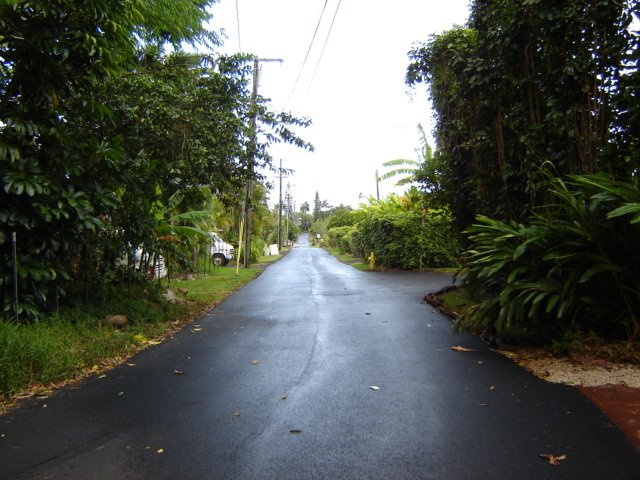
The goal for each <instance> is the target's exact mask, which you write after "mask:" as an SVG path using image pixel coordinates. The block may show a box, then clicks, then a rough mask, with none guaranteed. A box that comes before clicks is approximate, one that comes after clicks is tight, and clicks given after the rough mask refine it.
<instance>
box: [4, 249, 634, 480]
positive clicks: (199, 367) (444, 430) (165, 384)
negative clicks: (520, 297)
mask: <svg viewBox="0 0 640 480" xmlns="http://www.w3.org/2000/svg"><path fill="white" fill-rule="evenodd" d="M449 282H450V279H449V277H447V276H444V275H439V274H417V273H369V272H360V271H357V270H355V269H353V268H351V267H349V266H345V265H343V264H340V263H339V262H337V261H336V260H335V259H334V258H332V257H330V256H329V255H328V254H327V253H326V252H325V251H323V250H320V249H316V248H308V246H306V245H302V246H301V248H297V249H295V250H293V251H291V252H290V253H289V254H288V255H287V256H286V257H285V258H284V259H282V260H281V261H279V262H278V263H276V264H274V265H272V266H270V267H269V268H268V269H267V270H266V271H265V272H264V273H263V274H262V275H261V276H260V277H258V279H257V280H255V281H254V282H252V283H251V284H249V285H248V286H246V287H245V288H243V289H242V290H241V291H240V292H239V293H237V294H236V295H234V296H233V297H231V298H230V299H228V300H227V301H225V302H223V303H222V304H221V305H220V306H218V307H217V308H216V309H215V310H213V311H212V312H211V313H210V314H209V315H207V316H206V317H204V318H203V319H201V320H200V321H199V322H198V325H200V326H201V328H202V329H201V330H199V331H193V327H187V328H185V329H184V330H183V331H182V332H181V333H179V334H178V335H176V337H175V338H173V339H171V340H169V341H167V342H165V343H163V344H162V345H158V346H155V347H152V348H150V349H148V350H146V351H144V352H143V353H141V354H140V355H138V356H137V357H136V358H134V359H133V360H132V363H135V366H127V365H123V366H122V367H119V368H117V369H115V370H114V371H112V372H110V373H109V374H108V375H107V376H106V378H92V379H89V380H88V381H86V382H84V383H82V384H80V385H77V386H74V387H71V388H65V389H63V390H61V391H59V392H58V393H57V394H55V395H54V396H52V397H50V398H48V399H42V400H33V401H29V402H26V403H25V404H24V405H23V406H22V407H21V408H20V409H18V410H14V411H12V412H10V413H9V414H7V415H5V416H3V417H0V478H2V479H23V478H41V479H45V478H46V479H83V480H85V479H517V480H526V479H536V480H539V479H546V478H549V479H580V480H585V479H635V480H637V479H640V453H639V452H637V451H636V450H634V449H633V447H632V446H631V444H630V442H629V441H628V440H627V439H626V438H625V437H624V436H623V435H622V434H621V433H620V432H619V431H618V429H617V428H616V427H614V426H613V425H611V423H610V422H609V421H608V420H607V418H606V417H605V416H604V415H603V414H602V413H600V411H599V410H598V409H597V408H596V407H594V406H593V405H592V404H591V403H590V402H589V400H587V399H586V398H585V397H583V396H582V395H581V394H580V393H579V392H578V391H577V390H576V389H574V388H571V387H567V386H562V385H553V384H548V383H545V382H543V381H540V380H538V379H536V378H535V377H533V376H531V375H530V374H528V373H527V372H525V371H524V370H522V369H521V368H519V367H518V366H516V365H514V364H513V363H512V362H511V361H510V360H508V359H506V358H504V357H502V356H501V355H499V354H496V353H494V352H492V351H490V350H489V349H488V347H487V346H486V345H485V344H483V343H482V342H481V341H479V340H478V339H476V338H474V337H472V336H470V335H467V334H460V335H456V334H454V333H453V332H452V329H451V323H450V321H449V320H448V319H446V318H445V317H443V316H442V315H440V314H439V313H436V312H435V311H433V309H432V308H431V307H430V306H428V305H426V304H423V303H422V297H423V296H424V294H425V293H426V292H428V291H433V290H436V289H438V288H440V287H441V286H443V285H445V284H447V283H449ZM454 345H462V346H465V347H467V348H471V349H475V350H476V351H474V352H456V351H452V350H451V349H450V347H451V346H454ZM176 369H177V370H179V371H182V372H184V374H183V375H176V374H175V373H174V371H175V370H176ZM372 386H373V387H379V389H372V388H371V387H372ZM45 407H46V408H45ZM540 454H554V455H558V456H559V455H566V459H565V460H563V461H561V462H560V465H559V466H553V465H550V464H549V463H547V462H546V461H545V460H543V459H541V458H539V457H538V456H539V455H540Z"/></svg>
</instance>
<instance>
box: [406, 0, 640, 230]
mask: <svg viewBox="0 0 640 480" xmlns="http://www.w3.org/2000/svg"><path fill="white" fill-rule="evenodd" d="M637 8H638V5H637V2H636V1H635V0H629V1H626V2H610V1H607V0H597V1H590V0H589V1H587V0H578V1H572V2H561V3H556V2H547V1H543V0H527V1H515V0H499V1H483V0H476V1H475V2H473V3H472V5H471V17H470V20H469V24H468V26H467V27H456V28H454V29H452V30H449V31H447V32H444V33H443V34H440V35H435V36H433V37H431V39H430V40H429V41H428V42H426V43H423V44H421V45H418V46H416V47H415V48H413V49H412V50H411V52H410V58H411V64H410V66H409V68H408V72H407V82H408V83H409V84H412V85H415V84H417V83H420V82H427V83H428V84H429V90H430V94H431V99H432V102H433V107H434V110H435V116H436V127H435V136H436V140H437V154H436V156H437V157H439V158H440V159H441V160H442V161H441V162H439V164H441V165H442V167H443V172H442V181H443V183H444V184H443V187H444V189H445V191H446V196H447V199H448V202H449V204H450V205H451V207H452V210H453V213H454V215H455V217H456V219H457V221H458V223H459V224H460V225H461V226H463V227H464V226H468V225H469V224H470V223H471V221H472V220H473V218H474V216H475V215H476V214H477V213H482V214H485V215H491V216H497V217H498V218H503V219H523V218H525V217H526V216H527V215H528V214H529V213H530V212H531V211H532V209H533V208H534V207H535V206H537V205H542V204H544V203H546V202H547V201H548V199H549V197H548V195H547V193H546V191H547V189H546V181H545V179H544V175H543V173H542V170H541V166H542V165H543V164H544V163H545V162H551V163H552V164H553V166H554V168H555V169H556V170H557V172H558V174H559V175H566V174H569V173H595V172H598V171H606V172H611V173H612V174H615V175H622V176H626V177H627V178H629V177H630V176H631V175H636V174H637V171H638V167H639V164H638V160H637V155H632V154H631V152H633V151H635V150H636V149H637V146H638V145H637V133H636V132H637V122H635V123H634V120H635V119H636V115H637V98H638V96H637V95H638V85H639V84H638V74H637V58H638V57H637V56H638V53H637V46H638V37H637V34H636V33H635V32H633V31H631V30H630V24H631V20H632V17H633V12H636V14H637ZM632 99H633V100H632Z"/></svg>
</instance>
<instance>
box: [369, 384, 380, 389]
mask: <svg viewBox="0 0 640 480" xmlns="http://www.w3.org/2000/svg"><path fill="white" fill-rule="evenodd" d="M369 389H371V390H380V387H378V386H377V385H369Z"/></svg>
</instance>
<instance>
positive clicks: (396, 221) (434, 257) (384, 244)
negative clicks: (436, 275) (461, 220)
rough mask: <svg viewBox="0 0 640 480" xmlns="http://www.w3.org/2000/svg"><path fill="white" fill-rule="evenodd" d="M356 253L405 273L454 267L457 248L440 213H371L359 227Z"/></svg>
mask: <svg viewBox="0 0 640 480" xmlns="http://www.w3.org/2000/svg"><path fill="white" fill-rule="evenodd" d="M358 251H359V253H360V254H361V256H363V258H365V257H366V256H368V254H367V255H365V254H366V253H367V252H374V254H375V257H376V264H377V265H380V266H381V267H384V268H400V269H404V270H413V269H422V268H433V267H447V266H451V265H455V264H456V263H457V256H458V254H459V252H460V244H459V242H458V240H457V235H456V234H455V232H454V230H453V226H452V223H451V217H450V216H449V215H447V214H446V213H445V212H443V211H427V212H424V213H421V214H418V213H413V212H393V213H392V212H389V213H387V212H377V211H375V210H374V211H370V212H368V213H367V215H366V216H365V218H364V219H363V220H362V221H361V222H360V223H359V224H358Z"/></svg>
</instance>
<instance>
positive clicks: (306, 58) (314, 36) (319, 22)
mask: <svg viewBox="0 0 640 480" xmlns="http://www.w3.org/2000/svg"><path fill="white" fill-rule="evenodd" d="M327 3H329V0H325V2H324V5H323V7H322V11H321V12H320V18H318V23H317V25H316V29H315V30H314V32H313V36H312V37H311V42H310V43H309V48H308V49H307V54H306V55H305V57H304V60H303V61H302V65H301V66H300V70H299V71H298V76H297V77H296V81H295V82H294V84H293V87H291V91H290V92H289V98H287V104H288V103H289V100H291V97H292V96H293V92H294V91H295V89H296V87H297V86H298V81H299V80H300V76H301V75H302V70H303V69H304V66H305V65H306V63H307V60H308V58H309V53H311V48H312V47H313V43H314V41H315V39H316V35H317V33H318V30H319V28H320V24H321V23H322V17H323V16H324V12H325V10H326V9H327Z"/></svg>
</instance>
